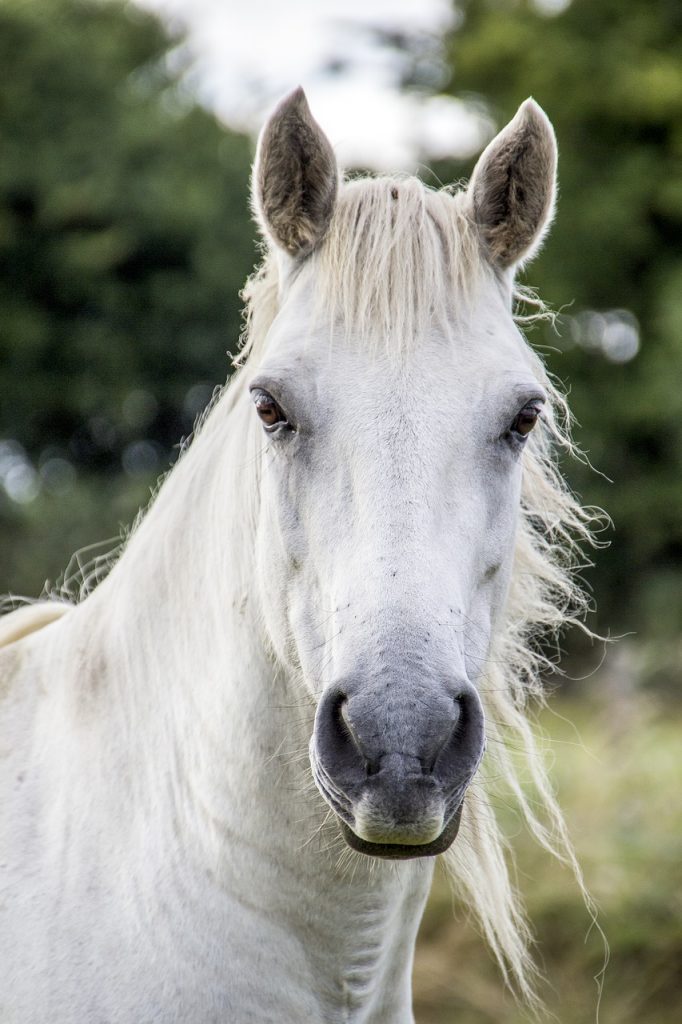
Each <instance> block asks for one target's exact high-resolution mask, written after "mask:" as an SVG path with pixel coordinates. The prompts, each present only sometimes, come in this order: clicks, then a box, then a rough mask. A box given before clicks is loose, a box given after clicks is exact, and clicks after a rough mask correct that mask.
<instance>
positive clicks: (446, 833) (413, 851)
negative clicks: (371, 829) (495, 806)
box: [338, 801, 464, 860]
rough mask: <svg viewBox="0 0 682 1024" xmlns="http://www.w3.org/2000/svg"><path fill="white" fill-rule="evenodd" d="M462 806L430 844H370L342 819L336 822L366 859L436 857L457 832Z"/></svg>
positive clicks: (353, 847)
mask: <svg viewBox="0 0 682 1024" xmlns="http://www.w3.org/2000/svg"><path fill="white" fill-rule="evenodd" d="M463 806H464V801H462V803H461V804H460V805H459V807H458V808H457V810H456V811H455V813H454V814H453V815H452V817H451V818H450V820H449V822H448V823H447V825H446V826H445V828H444V829H443V831H442V832H441V834H440V835H439V836H437V837H436V838H435V839H433V840H432V841H431V842H430V843H420V844H418V843H412V844H405V843H370V842H367V840H366V839H361V838H360V836H358V835H356V833H355V832H354V831H353V829H352V828H351V827H350V825H348V824H346V822H345V821H344V820H343V818H339V819H338V820H339V824H340V826H341V834H342V835H343V838H344V839H345V840H346V842H347V843H348V845H349V846H350V848H351V849H352V850H357V852H358V853H364V854H365V856H366V857H380V858H381V859H382V860H411V859H413V858H415V857H437V856H438V854H439V853H445V851H446V850H447V849H448V848H449V847H450V846H451V845H452V843H453V842H454V841H455V839H456V837H457V833H458V832H459V824H460V821H461V818H462V807H463Z"/></svg>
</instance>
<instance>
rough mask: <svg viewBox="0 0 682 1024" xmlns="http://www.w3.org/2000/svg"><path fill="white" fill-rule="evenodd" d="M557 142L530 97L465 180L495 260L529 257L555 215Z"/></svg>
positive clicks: (509, 264)
mask: <svg viewBox="0 0 682 1024" xmlns="http://www.w3.org/2000/svg"><path fill="white" fill-rule="evenodd" d="M556 164H557V145H556V139H555V137H554V130H553V128H552V125H551V123H550V121H549V119H548V118H547V116H546V114H545V113H544V111H543V110H542V109H541V108H540V107H539V106H538V104H537V103H536V102H535V101H534V100H532V99H528V100H526V101H525V103H522V104H521V106H520V107H519V109H518V111H517V113H516V116H515V117H514V118H513V120H511V121H510V122H509V124H508V125H507V126H506V128H503V129H502V131H501V132H500V133H499V135H497V136H496V137H495V138H494V139H493V141H492V142H491V143H490V144H489V145H488V146H487V147H486V149H484V151H483V153H482V154H481V156H480V158H479V161H478V163H477V164H476V167H475V168H474V173H473V175H472V177H471V181H470V183H469V188H468V194H469V196H470V197H471V202H472V206H473V215H474V220H475V221H476V224H477V225H478V229H479V231H480V233H481V236H482V238H483V241H484V243H485V246H486V249H487V253H488V257H489V259H490V260H491V262H492V263H493V265H495V266H497V267H499V268H500V269H502V270H506V269H508V268H513V267H515V266H516V265H517V264H519V263H521V262H524V261H525V260H528V259H530V258H531V256H533V255H534V254H535V253H536V252H537V250H538V249H539V247H540V244H541V243H542V239H543V238H544V236H545V234H546V232H547V229H548V227H549V225H550V223H551V221H552V216H553V214H554V198H555V194H556Z"/></svg>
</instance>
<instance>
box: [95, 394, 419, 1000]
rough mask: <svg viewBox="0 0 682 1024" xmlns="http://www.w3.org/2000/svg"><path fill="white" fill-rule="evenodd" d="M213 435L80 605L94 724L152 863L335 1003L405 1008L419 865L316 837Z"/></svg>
mask: <svg viewBox="0 0 682 1024" xmlns="http://www.w3.org/2000/svg"><path fill="white" fill-rule="evenodd" d="M247 411H248V410H247ZM217 415H218V416H219V415H220V406H218V408H217V409H216V410H215V411H214V413H213V416H217ZM231 418H233V419H234V421H235V425H234V428H233V429H232V430H231V431H229V430H227V429H225V430H223V431H217V430H212V429H210V423H209V425H207V429H206V430H205V431H204V433H202V434H200V435H199V437H198V438H197V440H196V442H195V443H194V445H193V446H192V448H191V449H190V450H189V452H188V453H187V454H186V455H185V457H184V458H183V459H182V460H181V462H180V464H179V465H178V466H177V467H176V469H175V470H174V471H173V473H172V474H171V476H170V477H169V479H168V480H167V482H166V484H165V485H164V487H163V488H162V490H161V492H160V494H159V496H158V498H157V500H156V502H155V503H154V505H153V506H152V508H151V510H150V512H149V513H148V515H147V517H146V518H145V520H144V521H143V522H142V524H141V526H140V527H139V528H138V530H137V531H136V533H135V534H134V536H133V538H132V540H131V542H130V544H129V547H128V549H127V550H126V552H125V554H124V555H123V557H122V559H121V561H120V563H119V564H118V565H117V566H116V568H115V569H114V570H113V572H112V574H111V576H110V577H109V579H108V580H106V581H105V583H104V584H103V585H102V587H101V588H100V589H99V591H95V593H94V594H93V596H92V598H91V599H90V600H91V601H92V604H93V613H95V612H97V610H98V612H97V613H98V616H99V629H98V630H95V635H99V636H100V637H101V638H102V640H103V643H102V644H101V650H100V654H99V662H98V669H97V671H98V672H99V673H100V675H101V676H104V677H106V679H107V682H108V684H109V689H110V691H113V696H112V698H111V699H110V700H109V701H108V702H107V703H108V707H107V712H106V714H105V715H103V716H102V717H103V720H105V721H106V723H107V728H109V729H110V730H112V731H113V732H116V735H117V737H119V738H117V741H116V742H117V743H120V742H121V740H120V736H121V735H124V736H125V737H127V740H125V741H123V742H125V743H126V745H127V749H126V752H125V755H124V759H125V760H126V761H127V763H128V765H130V764H132V765H133V766H137V767H138V768H139V777H137V778H136V780H133V784H132V786H131V791H132V792H133V793H135V794H136V798H137V799H138V801H139V802H140V803H142V804H143V805H144V812H145V820H146V821H147V822H148V821H149V817H148V816H149V815H152V816H153V815H156V816H157V818H158V819H159V820H158V829H160V830H161V831H162V833H163V834H164V835H165V840H164V842H163V843H162V844H160V845H161V846H162V847H163V850H162V851H161V852H162V856H163V857H165V858H168V856H169V851H171V850H174V851H175V854H174V856H175V860H176V861H177V863H178V864H180V863H182V862H183V860H185V859H186V858H187V856H190V857H191V860H192V861H193V862H194V863H196V862H197V861H200V862H202V863H203V865H204V867H205V868H206V869H207V871H208V872H209V873H210V875H211V877H212V878H213V880H214V882H215V884H217V885H218V886H219V888H220V890H221V891H222V892H224V893H228V894H231V895H233V896H234V897H236V898H237V899H238V901H239V904H240V910H239V913H240V915H242V916H243V915H244V914H248V911H247V910H246V909H245V905H244V902H243V897H244V894H248V896H249V901H250V903H251V905H253V904H258V906H257V907H254V913H255V914H256V915H257V916H258V915H262V914H263V913H264V912H265V913H266V914H267V919H268V920H269V921H270V922H271V923H273V922H275V921H277V919H278V918H279V919H280V923H281V924H282V925H283V927H284V928H285V929H286V931H287V933H288V934H290V935H292V936H294V937H296V936H297V937H298V940H300V941H299V945H303V946H305V947H306V950H307V955H308V954H309V955H310V956H311V957H313V958H317V959H316V964H315V969H316V970H317V971H321V972H322V973H327V974H329V973H330V972H331V973H332V974H333V975H334V976H335V977H336V975H338V974H339V972H341V973H343V972H344V971H345V972H347V973H348V977H346V978H345V980H343V981H342V982H341V981H339V982H338V984H340V985H341V988H342V989H343V991H345V992H346V995H345V996H344V999H345V998H347V999H352V998H355V996H354V995H353V993H354V992H356V990H358V986H359V990H362V989H363V985H365V983H366V984H367V986H368V990H369V991H374V992H375V993H376V992H378V991H379V990H380V989H381V988H382V985H381V980H380V979H379V978H378V976H377V973H376V972H377V971H379V972H383V975H384V983H385V985H390V984H392V985H394V987H395V998H396V999H397V998H400V999H401V1000H402V1001H403V1002H404V1003H405V1004H406V1005H407V1001H409V973H410V965H411V960H412V955H413V948H414V941H415V936H416V930H417V927H418V923H419V920H420V918H421V913H422V910H423V905H424V901H425V899H426V895H427V892H428V888H429V885H430V880H431V874H432V862H430V861H424V860H417V861H411V862H408V863H404V864H393V863H387V862H378V861H374V860H372V859H370V858H365V857H363V856H361V855H359V854H350V852H349V851H348V850H347V849H346V847H345V845H344V843H343V840H342V839H341V838H340V835H339V832H338V828H337V826H336V824H335V823H334V822H333V821H329V820H328V819H329V817H331V815H330V813H329V811H328V809H327V807H326V805H325V804H324V803H323V801H322V798H321V797H320V796H319V794H318V792H317V790H316V789H315V786H314V784H313V782H312V779H311V774H310V769H309V762H308V757H307V746H308V741H309V737H310V735H311V732H312V723H313V717H314V706H313V704H312V701H311V700H310V698H309V697H307V695H306V694H305V693H304V691H303V688H302V686H301V684H300V681H299V680H298V679H297V678H296V676H295V674H293V673H291V672H288V671H287V670H285V669H284V668H283V667H282V666H281V665H279V664H278V663H277V662H276V660H275V657H274V655H273V654H272V653H271V651H270V649H269V645H268V641H267V637H266V636H265V635H264V632H263V627H262V624H261V616H260V615H259V611H258V604H257V601H256V599H255V597H254V594H253V588H252V586H251V579H252V577H253V572H252V569H253V557H254V549H255V528H254V523H251V524H249V522H248V520H249V518H251V519H255V514H254V513H253V510H252V511H251V512H248V511H247V512H245V510H244V508H243V507H242V503H241V502H240V500H239V498H238V497H237V499H236V500H235V495H234V494H230V493H228V492H229V486H227V484H226V483H225V481H224V480H222V479H221V466H222V465H225V464H226V462H227V460H229V459H230V458H232V459H237V460H239V464H240V466H242V465H243V467H244V473H245V474H246V473H250V472H255V464H256V456H255V454H254V453H253V452H250V450H249V445H248V442H245V436H244V435H245V432H247V430H248V427H247V425H246V423H244V422H241V421H240V417H239V414H238V412H237V411H236V410H235V411H233V412H232V417H231ZM221 434H222V436H221ZM255 452H256V453H257V444H256V447H255ZM232 479H235V477H234V474H232ZM245 520H247V521H246V522H245ZM88 603H89V602H86V605H87V604H88ZM106 688H107V687H106V685H105V686H104V689H105V690H106ZM116 706H117V707H116ZM105 747H106V744H105ZM133 771H135V768H133ZM150 780H154V781H153V782H152V783H150ZM159 780H161V782H159ZM159 784H162V785H163V786H164V791H163V792H162V793H161V794H159V792H158V785H159ZM153 789H155V790H156V791H152V790H153ZM159 796H160V797H161V799H159ZM157 845H158V844H157ZM150 870H152V869H151V867H150ZM313 922H314V927H315V942H314V943H311V942H310V938H309V936H310V929H311V927H312V926H313V925H312V923H313ZM269 933H270V934H271V933H272V929H271V928H270V929H269ZM358 958H359V963H360V966H358ZM365 975H367V977H365ZM390 979H392V981H391V980H390ZM405 979H407V981H406V980H405ZM330 984H332V988H333V987H334V984H333V979H332V981H330ZM406 986H407V990H406V991H405V987H406ZM358 998H362V991H361V992H360V996H358ZM387 998H388V997H387ZM387 1005H388V1004H387ZM381 1019H383V1017H382V1018H381ZM386 1019H389V1018H386ZM391 1019H396V1020H397V1019H399V1016H398V1012H397V1010H396V1016H395V1018H391Z"/></svg>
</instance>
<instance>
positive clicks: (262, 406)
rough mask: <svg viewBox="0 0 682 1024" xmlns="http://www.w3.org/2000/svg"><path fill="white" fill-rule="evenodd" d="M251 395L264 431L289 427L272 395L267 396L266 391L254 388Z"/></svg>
mask: <svg viewBox="0 0 682 1024" xmlns="http://www.w3.org/2000/svg"><path fill="white" fill-rule="evenodd" d="M251 395H252V397H253V401H254V404H255V406H256V412H257V413H258V416H259V418H260V420H261V423H262V424H263V426H264V427H265V429H266V430H268V431H274V430H277V429H279V428H280V427H288V426H289V421H288V420H287V418H286V416H285V414H284V413H283V412H282V410H281V408H280V407H279V405H278V404H277V402H276V401H275V399H274V398H273V397H272V395H270V394H268V392H267V391H263V390H261V388H254V390H253V391H252V392H251Z"/></svg>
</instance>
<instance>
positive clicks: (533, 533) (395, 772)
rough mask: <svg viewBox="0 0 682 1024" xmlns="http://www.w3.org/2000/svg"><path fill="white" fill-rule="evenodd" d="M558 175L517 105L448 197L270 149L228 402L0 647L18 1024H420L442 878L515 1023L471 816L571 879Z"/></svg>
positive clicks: (284, 118) (526, 974)
mask: <svg viewBox="0 0 682 1024" xmlns="http://www.w3.org/2000/svg"><path fill="white" fill-rule="evenodd" d="M555 166H556V145H555V140H554V134H553V132H552V128H551V126H550V124H549V122H548V120H547V118H546V117H545V115H544V114H543V112H542V111H541V110H540V108H539V107H538V106H537V105H536V104H535V103H534V102H533V101H532V100H528V101H526V102H525V103H524V104H523V105H522V106H521V108H520V109H519V111H518V113H517V115H516V116H515V118H514V119H513V121H512V122H511V123H510V124H509V125H507V127H506V128H504V130H503V131H502V132H501V133H500V134H499V135H498V136H497V137H496V138H495V139H494V140H493V141H492V142H491V143H490V145H489V146H488V147H487V149H486V150H485V152H484V153H483V154H482V156H481V158H480V160H479V162H478V164H477V166H476V169H475V171H474V174H473V177H472V180H471V183H470V185H469V187H468V188H467V189H466V190H464V191H459V192H455V191H451V190H442V191H439V192H436V191H432V190H430V189H428V188H426V187H425V186H424V185H423V184H422V183H421V182H420V181H418V180H417V179H414V178H405V177H396V178H393V177H377V178H364V179H354V180H352V181H344V180H343V179H342V177H341V175H340V173H339V170H338V167H337V164H336V160H335V157H334V153H333V150H332V147H331V145H330V143H329V142H328V140H327V139H326V138H325V136H324V134H323V133H322V131H321V129H320V128H319V126H318V125H317V123H316V122H315V121H314V119H313V118H312V116H311V113H310V110H309V108H308V105H307V102H306V99H305V96H304V95H303V93H302V91H301V90H297V91H296V92H294V93H293V94H292V95H290V96H289V97H287V98H286V99H285V100H284V101H283V102H282V103H281V104H280V106H279V107H278V108H277V109H276V111H275V112H274V114H273V115H272V117H271V118H270V120H269V122H268V124H267V125H266V127H265V129H264V131H263V133H262V135H261V139H260V142H259V146H258V153H257V159H256V164H255V168H254V177H253V181H254V185H253V201H254V209H255V212H256V217H257V220H258V223H259V226H260V228H261V230H262V232H263V234H264V236H265V239H266V242H267V252H266V255H265V259H264V262H263V265H262V266H261V268H260V270H259V271H258V272H257V273H256V274H255V275H254V277H253V278H252V279H251V280H250V282H249V284H248V285H247V289H246V297H247V303H248V321H247V330H246V339H245V346H244V350H243V353H242V356H241V359H240V365H239V368H238V369H237V372H236V373H235V374H234V375H233V377H232V379H231V381H230V383H229V385H228V386H227V388H226V389H225V390H224V392H223V393H222V395H221V396H220V397H219V398H218V399H217V400H216V401H215V402H214V403H213V405H212V407H211V409H210V412H209V414H208V415H207V416H206V418H205V419H204V421H203V423H202V424H201V426H200V429H198V431H197V434H196V437H195V439H194V440H193V442H192V444H191V446H189V447H188V449H187V450H186V451H185V452H184V454H183V455H182V457H181V459H180V460H179V462H178V464H177V465H176V467H175V468H174V469H173V471H172V472H171V473H170V475H169V476H168V477H167V479H166V480H165V482H164V484H163V486H162V487H161V489H160V491H159V493H158V494H157V496H156V497H155V499H154V501H153V503H152V505H151V507H150V509H149V510H148V511H147V513H146V515H145V516H144V517H143V518H142V520H141V522H140V523H139V524H138V525H137V527H136V528H135V530H134V531H133V533H132V535H131V536H130V538H129V540H128V541H127V543H126V544H125V546H124V549H123V552H122V554H121V555H120V557H119V558H118V560H117V561H116V563H115V565H114V567H113V569H112V570H111V572H110V573H109V575H108V576H107V577H106V579H104V581H103V582H102V583H101V584H100V585H99V586H97V587H96V588H95V589H94V590H93V591H92V592H91V593H90V594H89V595H88V596H86V597H85V599H83V600H81V601H80V602H74V603H72V604H70V603H61V604H51V605H45V604H39V605H36V606H33V607H32V608H28V609H27V608H24V609H22V610H21V611H19V612H17V613H14V614H11V615H9V616H8V617H6V619H4V620H3V621H2V622H1V623H0V642H4V646H3V647H2V649H0V679H1V684H0V721H1V725H2V741H1V743H0V749H1V750H2V759H1V760H0V767H1V769H2V782H1V786H2V790H1V793H2V796H1V798H0V808H1V809H2V813H3V815H4V819H5V820H4V823H3V826H2V833H1V836H0V841H1V843H2V848H1V852H0V864H1V865H2V869H1V870H2V896H1V898H0V921H1V924H0V944H1V945H2V950H1V953H0V1020H2V1021H3V1022H8V1024H9V1022H11V1024H44V1022H45V1021H48V1020H49V1021H50V1022H51V1024H89V1022H91V1024H100V1022H104V1021H106V1022H110V1024H142V1022H145V1024H146V1022H152V1021H159V1022H164V1024H166V1022H167V1024H172V1022H184V1024H186V1022H188V1021H191V1022H192V1024H208V1022H221V1024H227V1022H233V1024H246V1022H248V1021H253V1022H259V1024H265V1022H272V1024H275V1022H276V1024H302V1022H304V1021H305V1022H308V1021H309V1022H315V1021H320V1022H322V1021H325V1022H335V1021H338V1022H341V1021H343V1022H348V1024H350V1022H353V1024H400V1022H408V1021H412V1020H413V1016H412V1009H411V982H410V975H411V965H412V958H413V951H414V945H415V938H416V933H417V928H418V925H419V921H420V918H421V914H422V911H423V908H424V904H425V901H426V898H427V894H428V891H429V887H430V883H431V877H432V871H433V866H434V862H435V856H436V855H443V856H444V858H445V862H446V864H447V866H448V868H449V871H450V873H451V875H452V877H453V881H454V883H455V886H456V888H457V890H458V893H459V896H460V898H461V899H462V900H463V901H466V902H467V903H468V905H469V906H470V907H471V908H472V909H473V911H474V913H475V914H476V915H477V917H478V919H479V922H480V924H481V927H482V929H483V931H484V932H485V934H486V936H487V938H488V941H489V942H490V945H491V947H492V949H493V951H494V953H495V955H496V956H497V957H498V959H499V960H500V962H501V963H502V964H503V965H504V967H505V969H506V971H507V973H508V975H509V976H510V977H511V978H512V979H513V980H514V981H515V983H516V987H517V990H518V991H519V993H520V997H521V998H522V999H525V1000H526V1001H528V1002H529V1003H530V1002H532V1001H533V999H534V995H533V978H532V972H533V968H532V964H531V961H530V959H529V956H528V952H527V941H528V935H527V929H526V926H525V924H524V921H523V917H522V914H521V912H520V910H519V908H518V906H517V903H516V901H515V898H514V897H513V895H512V890H511V888H510V885H509V881H508V877H507V870H506V867H505V860H504V857H503V854H502V839H501V837H500V834H499V831H498V829H497V826H496V824H495V821H494V814H493V812H492V809H491V806H490V803H489V799H490V793H491V790H492V789H493V788H494V786H495V785H496V784H497V781H498V780H499V779H503V780H504V781H505V783H506V784H507V785H508V786H509V787H510V788H511V790H512V791H513V792H514V793H515V795H516V797H517V799H518V802H519V805H520V807H521V810H522V812H523V813H524V814H525V815H526V818H527V820H528V821H529V824H530V827H531V829H532V830H533V831H534V832H535V833H536V835H537V836H538V837H539V838H540V840H541V841H542V842H543V843H544V844H545V845H547V846H550V847H553V848H555V849H556V850H557V851H558V852H559V854H560V855H562V856H564V857H565V858H568V859H569V860H570V859H571V858H572V854H571V852H570V844H569V843H568V840H567V839H566V835H565V831H564V828H563V824H562V820H561V816H560V813H559V811H558V809H557V807H556V804H555V802H554V800H553V797H552V795H551V791H550V789H549V788H548V785H547V781H546V778H545V775H544V772H543V768H542V765H541V763H540V760H539V758H538V756H537V754H536V751H535V747H534V743H533V734H532V731H531V729H530V726H529V723H528V719H527V717H526V713H525V704H526V700H527V698H528V696H532V695H534V694H535V695H537V694H538V693H539V689H540V688H539V682H538V672H539V669H540V667H541V664H540V660H539V655H538V654H537V647H534V646H532V645H531V638H532V636H533V635H534V634H535V633H536V632H537V630H538V629H545V628H550V629H551V628H555V627H558V626H560V625H561V624H562V623H564V622H565V621H566V620H567V619H568V618H569V617H570V616H571V615H572V614H574V612H575V609H576V608H578V610H579V609H580V605H581V598H580V594H579V591H577V589H576V587H575V586H574V583H573V580H572V578H571V575H570V571H569V569H568V568H567V564H568V561H569V559H567V557H566V555H567V552H568V553H569V554H570V551H571V545H572V543H573V541H572V540H571V537H575V536H577V537H578V538H579V539H580V538H583V539H586V538H587V536H588V527H589V519H588V517H587V516H586V515H585V514H584V513H583V512H582V510H581V509H580V508H579V506H578V505H577V504H576V503H575V501H574V500H573V498H572V497H571V495H570V493H569V492H568V491H567V489H566V488H565V486H564V484H563V481H562V480H561V477H560V476H559V474H558V471H557V469H556V466H555V463H554V461H553V456H552V446H553V442H558V443H559V444H564V445H565V444H570V442H568V441H567V439H566V437H565V435H564V433H563V432H562V426H561V423H562V420H561V416H557V415H556V413H557V410H558V411H559V412H561V410H562V408H563V402H562V399H561V398H560V397H559V396H558V395H557V393H556V392H555V390H554V388H553V387H552V384H551V382H550V381H549V379H548V377H547V375H546V373H545V371H544V369H543V366H542V364H541V362H540V360H539V359H538V357H537V356H536V355H535V354H534V353H533V351H532V350H531V349H530V348H529V347H528V345H527V344H526V343H525V341H524V339H523V337H522V335H521V333H520V331H519V329H518V327H517V325H516V323H515V321H514V318H513V314H512V310H513V304H514V301H515V297H516V296H517V294H518V292H517V287H516V285H515V283H514V276H515V272H516V270H517V268H518V266H519V265H520V263H522V262H523V261H525V260H527V259H528V258H530V256H532V255H533V253H534V252H535V250H536V249H537V247H538V245H539V244H540V242H541V240H542V238H543V235H544V233H545V231H546V229H547V226H548V224H549V222H550V219H551V216H552V212H553V205H554V195H555ZM571 609H573V611H572V610H571ZM486 741H487V750H486ZM512 750H513V752H514V753H513V756H512V755H511V753H510V751H512ZM524 758H525V761H524V765H525V767H524V769H523V770H524V772H525V776H526V777H527V779H530V780H531V782H532V783H533V784H534V792H533V793H529V792H528V790H527V786H526V784H525V783H524V787H522V786H521V785H520V783H519V780H518V777H517V774H516V772H517V771H518V770H519V769H518V765H519V761H520V760H524ZM538 807H541V808H542V815H540V812H539V811H538V810H537V808H538ZM538 815H540V816H538Z"/></svg>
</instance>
